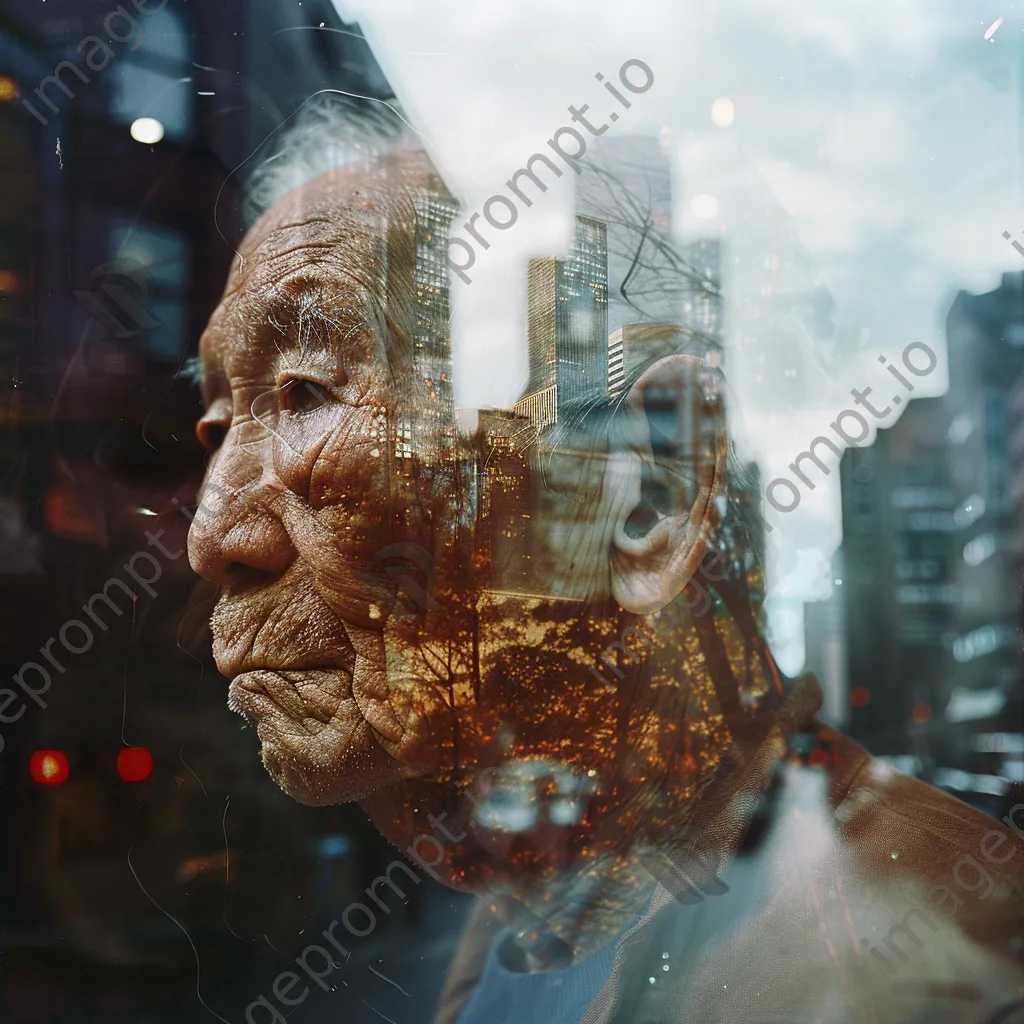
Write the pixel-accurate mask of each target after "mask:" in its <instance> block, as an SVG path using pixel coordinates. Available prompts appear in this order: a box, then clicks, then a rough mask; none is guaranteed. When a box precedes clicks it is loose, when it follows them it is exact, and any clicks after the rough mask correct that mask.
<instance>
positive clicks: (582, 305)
mask: <svg viewBox="0 0 1024 1024" xmlns="http://www.w3.org/2000/svg"><path fill="white" fill-rule="evenodd" d="M527 301H528V305H529V308H528V314H527V346H528V352H529V361H530V377H529V382H528V383H527V387H526V393H525V394H524V395H523V397H522V398H521V399H520V401H519V402H518V403H517V405H516V409H517V410H519V409H520V407H521V406H522V407H523V409H526V408H527V407H529V408H533V406H534V405H537V406H538V408H540V403H538V402H534V403H533V405H530V404H529V403H530V400H531V398H532V396H534V395H537V394H538V393H539V392H544V391H547V390H548V389H550V388H554V413H555V417H556V419H557V416H558V414H559V413H560V412H561V410H562V409H563V408H564V407H565V404H566V403H567V402H572V401H574V400H576V399H580V398H583V397H585V396H587V395H600V394H603V393H604V391H605V389H606V388H607V386H608V354H607V353H608V341H607V339H608V245H607V232H606V228H605V225H604V224H602V223H601V222H599V221H596V220H591V219H590V218H587V217H577V218H576V231H575V234H574V236H573V242H572V248H571V250H570V252H569V255H568V257H567V258H566V259H555V258H554V257H544V258H541V259H532V260H530V264H529V269H528V272H527ZM524 403H527V405H524ZM545 408H546V406H545Z"/></svg>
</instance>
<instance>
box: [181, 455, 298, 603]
mask: <svg viewBox="0 0 1024 1024" xmlns="http://www.w3.org/2000/svg"><path fill="white" fill-rule="evenodd" d="M275 494H276V492H275V490H274V488H273V487H271V486H268V485H267V483H265V482H263V481H259V482H256V481H247V482H245V483H242V484H241V485H240V486H235V487H232V486H231V484H230V482H229V481H227V480H226V479H225V478H224V475H222V474H218V473H217V472H216V470H212V471H211V473H210V476H209V478H208V479H207V480H206V482H205V484H204V486H203V488H202V490H201V492H200V498H199V506H198V508H197V509H196V514H195V518H194V519H193V520H192V526H191V527H190V528H189V531H188V560H189V562H190V563H191V565H192V568H193V569H195V571H196V572H197V573H199V575H200V576H203V577H205V578H206V579H208V580H210V581H211V582H213V583H216V584H218V585H220V586H224V587H239V586H245V585H247V584H252V583H258V582H263V581H267V580H269V579H272V578H274V577H276V576H279V575H280V574H281V573H283V572H284V571H285V570H286V569H287V568H288V567H289V566H290V565H291V564H292V562H293V561H294V560H295V554H296V552H295V546H294V545H293V544H292V541H291V537H289V535H288V531H287V530H286V529H285V527H284V524H283V523H282V522H281V520H280V519H279V518H278V517H277V516H276V515H275V514H274V511H273V508H272V505H273V504H274V498H275Z"/></svg>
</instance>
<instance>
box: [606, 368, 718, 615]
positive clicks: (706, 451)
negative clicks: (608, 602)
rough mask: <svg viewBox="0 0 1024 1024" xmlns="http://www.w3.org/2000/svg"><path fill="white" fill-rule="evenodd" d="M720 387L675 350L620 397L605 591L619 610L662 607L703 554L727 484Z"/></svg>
mask: <svg viewBox="0 0 1024 1024" xmlns="http://www.w3.org/2000/svg"><path fill="white" fill-rule="evenodd" d="M723 391H724V388H723V381H722V376H721V374H720V372H719V371H718V370H717V369H715V368H714V367H713V366H711V365H709V364H708V363H705V362H704V361H703V360H702V359H698V358H697V357H695V356H684V355H673V356H666V357H665V358H663V359H660V360H658V362H656V363H654V364H653V365H652V366H651V367H649V368H648V369H647V370H646V371H645V372H644V374H643V376H641V377H640V378H639V379H638V380H637V382H636V383H635V384H634V385H633V387H632V388H631V389H630V391H629V394H628V395H627V396H626V400H625V403H624V407H623V409H622V412H621V415H622V416H623V417H624V419H623V421H622V423H621V425H620V429H619V430H617V431H616V432H615V437H616V442H615V446H616V448H617V449H618V450H617V451H616V453H615V455H616V457H614V458H612V459H610V460H609V464H608V472H609V473H610V474H613V475H614V476H615V479H614V480H609V481H608V486H609V487H610V488H614V489H615V490H616V491H618V493H619V495H620V501H618V502H616V506H617V507H618V508H619V509H620V510H621V511H619V512H618V517H617V519H616V521H615V523H614V525H613V530H612V540H611V552H610V556H611V583H612V596H613V597H614V598H615V600H616V601H617V602H618V603H619V605H621V606H622V607H623V608H624V609H626V611H630V612H634V613H637V614H646V613H649V612H653V611H657V610H659V609H661V608H664V607H665V606H666V605H667V604H669V603H670V602H671V601H673V600H674V599H675V598H676V597H677V596H678V595H679V593H680V592H681V591H682V589H683V587H685V586H686V584H687V583H688V582H689V580H690V579H691V578H692V577H693V575H694V574H695V573H696V571H697V568H698V566H699V565H700V561H701V559H702V558H703V557H704V554H705V552H706V550H707V545H708V542H709V541H710V539H711V537H712V535H713V533H714V531H715V528H716V527H717V524H718V520H719V518H720V512H719V508H718V503H717V502H716V499H717V498H718V497H719V496H720V495H723V494H724V491H725V466H726V453H727V442H726V435H725V410H724V405H723ZM622 498H625V499H626V500H621V499H622Z"/></svg>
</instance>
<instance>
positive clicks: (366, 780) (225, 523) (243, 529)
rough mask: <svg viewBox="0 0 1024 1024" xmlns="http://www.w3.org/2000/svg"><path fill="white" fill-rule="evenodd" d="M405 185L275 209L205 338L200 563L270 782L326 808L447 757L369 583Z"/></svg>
mask: <svg viewBox="0 0 1024 1024" xmlns="http://www.w3.org/2000/svg"><path fill="white" fill-rule="evenodd" d="M392 173H394V169H393V168H392V169H388V168H384V169H383V170H380V169H378V171H377V172H376V175H375V176H371V175H368V174H366V173H359V172H335V173H332V174H330V175H325V176H324V177H323V178H321V179H319V180H318V181H316V182H313V183H312V184H310V185H307V186H306V187H305V188H303V189H300V190H298V191H297V192H296V193H293V194H292V195H291V196H289V197H288V198H287V199H286V200H285V201H283V202H281V203H279V204H278V205H277V206H276V207H274V209H273V210H271V211H270V212H269V213H268V214H266V215H265V216H264V217H263V218H262V219H261V220H260V221H259V222H258V223H257V224H256V226H255V227H254V228H253V230H252V231H251V232H250V233H249V235H248V236H247V238H246V239H245V241H244V242H243V244H242V248H241V251H240V253H239V257H238V259H237V260H236V263H235V265H234V267H233V269H232V272H231V275H230V278H229V281H228V284H227V288H226V290H225V294H224V297H223V299H222V301H221V303H220V305H219V306H218V308H217V310H216V311H215V313H214V314H213V316H212V317H211V320H210V323H209V326H208V327H207V330H206V331H205V333H204V335H203V337H202V340H201V343H200V353H201V358H202V363H203V371H204V374H203V376H204V385H203V387H204V400H205V405H206V412H205V415H204V416H203V417H202V419H201V421H200V423H199V425H198V431H199V434H200V437H201V439H202V440H203V441H204V443H205V444H206V445H207V447H208V448H209V449H210V452H211V455H210V460H209V473H208V476H207V481H206V494H207V496H208V497H207V499H206V502H205V507H206V508H208V509H210V510H212V513H211V515H209V516H204V517H202V518H201V520H200V519H199V518H197V525H196V526H195V527H193V530H192V532H191V535H190V546H189V555H190V560H191V562H192V565H193V567H194V568H195V569H196V570H197V571H198V572H199V573H201V574H202V575H203V576H205V577H207V578H208V579H210V580H212V581H214V582H215V583H217V584H219V585H220V587H221V590H222V593H221V597H220V600H219V602H218V604H217V607H216V610H215V612H214V615H213V619H212V629H213V636H214V656H215V658H216V661H217V666H218V668H219V669H220V671H221V672H222V673H223V674H224V675H225V676H228V677H229V678H230V679H231V680H232V682H231V687H230V702H231V704H232V706H233V707H234V708H236V709H237V710H238V711H239V712H241V713H242V714H243V715H244V716H245V717H246V719H248V720H249V721H250V722H251V723H252V724H253V725H254V726H255V728H256V730H257V732H258V734H259V737H260V740H261V742H262V745H263V759H264V762H265V764H266V766H267V768H268V770H269V771H270V773H271V775H272V776H273V777H274V778H275V779H276V780H277V782H278V783H279V784H280V785H281V786H282V787H283V788H284V789H285V790H286V791H287V792H289V793H290V794H292V795H293V796H295V797H296V798H297V799H299V800H301V801H303V802H308V803H315V804H320V803H337V802H342V801H345V800H351V799H355V798H358V797H359V796H361V795H363V794H364V793H366V792H368V791H369V790H371V789H373V788H376V787H379V786H382V785H386V784H387V783H389V782H393V781H395V780H397V779H399V778H402V777H403V776H406V775H409V774H416V773H419V772H422V771H424V770H426V769H429V768H430V767H431V766H432V764H433V762H434V761H435V760H436V757H437V753H436V747H437V738H436V737H433V738H431V737H430V736H429V733H430V732H431V730H432V729H434V728H435V721H434V720H435V718H436V712H437V711H438V708H437V707H436V704H437V702H436V701H432V700H431V696H430V693H429V691H413V690H411V689H410V688H408V687H403V685H402V682H401V680H400V678H398V676H397V674H396V673H391V674H389V672H388V670H387V667H386V664H387V654H386V650H385V643H384V631H383V627H384V625H385V621H386V618H387V613H388V603H389V598H390V597H391V596H392V595H391V594H389V592H388V589H387V588H386V587H382V586H381V584H380V581H379V579H377V578H375V576H374V574H373V573H369V574H367V572H366V571H365V570H366V569H367V568H370V569H373V568H374V561H373V556H374V554H375V552H378V551H380V550H381V549H382V548H384V547H386V545H387V543H388V542H389V540H391V539H392V538H393V537H394V524H393V522H389V520H393V519H394V516H395V511H396V510H395V508H394V505H393V503H392V502H391V500H390V495H391V493H392V486H391V481H390V479H389V477H390V473H389V470H388V465H389V459H388V457H387V456H388V450H387V449H388V444H389V440H391V441H392V443H393V433H394V424H395V422H396V416H397V415H398V401H397V398H398V396H397V394H396V380H395V365H394V364H395V353H394V352H390V351H389V350H388V345H389V343H390V339H389V337H388V330H389V328H388V324H387V320H388V313H387V310H386V305H385V304H386V301H387V295H386V288H385V286H384V281H383V272H384V267H385V265H386V264H387V262H388V259H389V258H390V259H391V261H392V262H394V261H395V259H396V258H399V257H398V256H396V251H395V250H396V248H399V249H400V248H402V247H401V246H398V247H396V246H395V245H394V244H393V243H390V244H391V251H390V252H389V248H388V247H389V242H388V240H387V237H386V232H385V231H384V226H385V225H387V227H388V228H389V229H390V230H391V231H392V232H394V231H396V230H397V231H400V230H401V227H400V226H399V227H397V228H396V225H395V220H396V218H397V217H399V216H402V215H405V214H406V213H407V212H408V211H406V210H404V209H400V205H401V204H397V203H393V202H392V201H391V199H390V198H389V193H388V188H389V187H390V182H389V181H388V178H389V176H390V175H391V174H392ZM395 176H396V177H397V174H395ZM374 178H375V179H376V180H374ZM382 178H383V179H384V181H383V187H382V182H381V179H382ZM406 248H407V247H406ZM211 493H212V495H213V497H212V498H211V497H209V495H210V494H211ZM200 526H201V527H202V528H200ZM377 576H378V577H379V574H377Z"/></svg>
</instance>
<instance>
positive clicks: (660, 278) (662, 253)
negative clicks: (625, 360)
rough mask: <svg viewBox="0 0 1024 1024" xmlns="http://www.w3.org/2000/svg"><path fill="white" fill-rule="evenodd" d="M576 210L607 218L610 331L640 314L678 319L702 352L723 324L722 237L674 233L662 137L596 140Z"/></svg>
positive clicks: (691, 347) (649, 318)
mask: <svg viewBox="0 0 1024 1024" xmlns="http://www.w3.org/2000/svg"><path fill="white" fill-rule="evenodd" d="M576 212H577V213H578V214H581V215H583V216H587V217H593V218H594V219H595V220H600V221H602V222H604V223H605V224H606V225H607V231H608V329H609V331H610V332H611V333H614V332H615V331H617V330H619V328H621V327H623V326H624V325H625V324H628V323H636V322H638V321H644V322H661V323H677V324H681V325H683V326H684V327H686V328H688V329H689V330H690V331H691V332H693V335H692V336H691V337H688V338H687V339H686V341H687V351H691V352H694V353H695V354H697V355H704V354H705V350H706V349H707V347H708V343H709V340H715V339H717V337H718V334H719V332H720V330H721V321H722V316H721V306H722V304H721V292H720V281H721V266H720V264H721V243H720V242H719V241H718V239H713V238H706V239H697V240H696V241H693V242H688V243H685V244H682V245H680V244H678V243H677V242H676V241H675V239H674V237H673V234H672V165H671V161H670V160H669V156H668V153H667V152H666V150H665V148H664V147H663V146H662V144H661V142H660V141H659V140H658V139H656V138H653V137H649V136H633V135H618V136H609V135H604V136H602V137H601V138H600V139H598V140H597V141H596V142H591V144H590V147H589V149H588V152H587V172H586V174H583V175H581V176H580V178H579V179H578V181H577V191H576ZM718 347H720V345H719V346H718Z"/></svg>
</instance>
